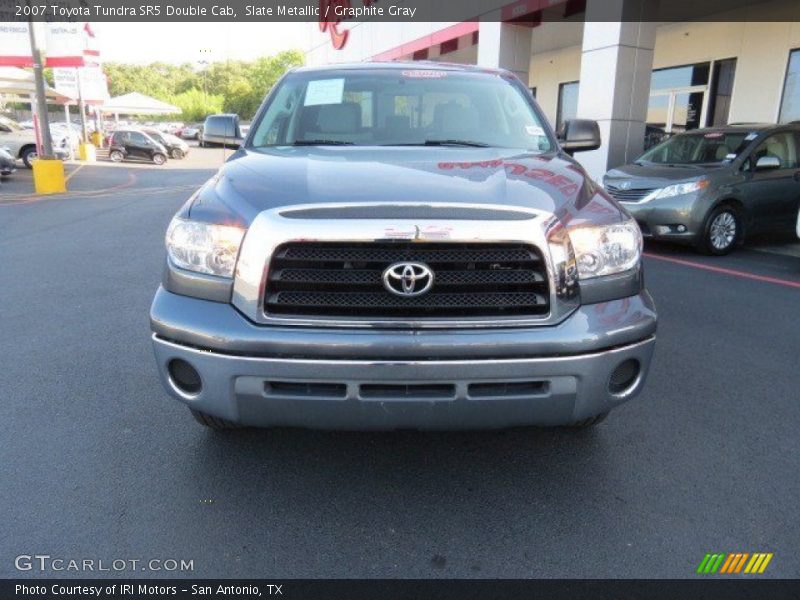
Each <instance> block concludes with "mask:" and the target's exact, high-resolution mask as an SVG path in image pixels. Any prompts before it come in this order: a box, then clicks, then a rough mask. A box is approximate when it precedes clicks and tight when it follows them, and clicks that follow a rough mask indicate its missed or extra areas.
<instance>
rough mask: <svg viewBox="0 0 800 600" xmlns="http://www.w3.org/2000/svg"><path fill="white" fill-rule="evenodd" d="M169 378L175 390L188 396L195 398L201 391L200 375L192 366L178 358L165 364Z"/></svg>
mask: <svg viewBox="0 0 800 600" xmlns="http://www.w3.org/2000/svg"><path fill="white" fill-rule="evenodd" d="M167 371H169V378H170V380H171V381H172V385H174V386H175V388H176V389H177V390H178V391H180V392H183V393H184V394H186V395H189V396H195V395H197V394H199V393H200V391H201V390H202V389H203V382H202V380H201V379H200V373H198V372H197V369H195V368H194V367H193V366H192V365H190V364H189V363H188V362H186V361H185V360H183V359H180V358H173V359H172V360H171V361H169V363H167Z"/></svg>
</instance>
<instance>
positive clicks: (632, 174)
mask: <svg viewBox="0 0 800 600" xmlns="http://www.w3.org/2000/svg"><path fill="white" fill-rule="evenodd" d="M725 166H726V165H725V164H721V163H719V164H716V163H715V164H713V165H711V164H706V165H675V166H668V165H655V164H642V165H637V164H630V165H624V166H622V167H617V168H616V169H611V170H610V171H609V172H608V173H606V174H605V175H604V176H603V184H604V185H613V186H615V187H619V186H620V184H621V183H622V182H623V181H630V184H631V185H630V187H631V188H633V189H650V188H661V187H665V186H667V185H670V184H672V183H677V182H679V181H686V180H687V179H697V178H698V177H702V176H704V175H707V174H709V173H710V172H717V171H719V170H720V169H722V168H725Z"/></svg>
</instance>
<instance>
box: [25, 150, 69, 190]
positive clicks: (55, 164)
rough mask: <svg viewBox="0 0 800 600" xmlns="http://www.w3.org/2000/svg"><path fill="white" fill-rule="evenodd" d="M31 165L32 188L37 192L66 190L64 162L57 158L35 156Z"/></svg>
mask: <svg viewBox="0 0 800 600" xmlns="http://www.w3.org/2000/svg"><path fill="white" fill-rule="evenodd" d="M31 166H32V167H33V189H34V190H36V193H37V194H62V193H64V192H66V191H67V180H66V179H65V178H64V163H63V162H61V161H60V160H57V159H44V158H37V159H36V160H33V161H31Z"/></svg>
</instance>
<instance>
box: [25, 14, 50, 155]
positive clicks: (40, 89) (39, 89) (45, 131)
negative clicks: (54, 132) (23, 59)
mask: <svg viewBox="0 0 800 600" xmlns="http://www.w3.org/2000/svg"><path fill="white" fill-rule="evenodd" d="M28 6H30V0H28ZM28 33H29V34H30V38H31V55H32V56H33V75H34V78H35V80H36V114H37V116H38V119H39V129H40V132H39V135H40V136H41V140H42V156H41V157H40V158H53V140H52V138H51V136H50V118H49V115H48V114H47V96H46V95H45V92H44V68H43V66H42V53H41V51H40V50H39V46H38V45H37V43H36V33H35V32H34V30H33V17H31V18H30V19H29V20H28Z"/></svg>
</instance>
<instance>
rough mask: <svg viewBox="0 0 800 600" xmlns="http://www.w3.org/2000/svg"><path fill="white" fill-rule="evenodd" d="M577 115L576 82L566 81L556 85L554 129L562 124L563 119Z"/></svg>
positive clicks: (558, 128)
mask: <svg viewBox="0 0 800 600" xmlns="http://www.w3.org/2000/svg"><path fill="white" fill-rule="evenodd" d="M577 116H578V82H577V81H568V82H566V83H562V84H561V85H559V86H558V109H557V111H556V131H560V130H561V128H562V127H563V126H564V121H567V120H568V119H574V118H575V117H577Z"/></svg>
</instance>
